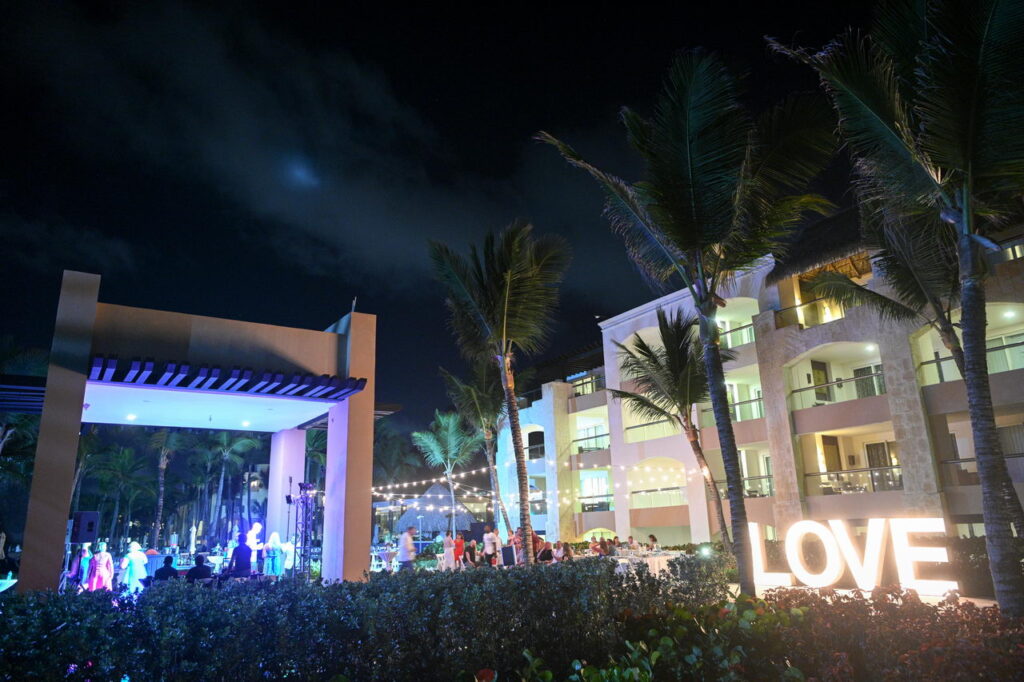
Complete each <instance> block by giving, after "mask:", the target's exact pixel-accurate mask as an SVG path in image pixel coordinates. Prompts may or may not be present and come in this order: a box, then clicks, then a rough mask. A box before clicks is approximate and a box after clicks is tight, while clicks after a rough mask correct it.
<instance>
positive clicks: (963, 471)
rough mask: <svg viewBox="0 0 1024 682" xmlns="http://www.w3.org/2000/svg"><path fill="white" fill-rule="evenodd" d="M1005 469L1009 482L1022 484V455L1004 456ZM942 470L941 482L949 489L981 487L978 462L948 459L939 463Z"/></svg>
mask: <svg viewBox="0 0 1024 682" xmlns="http://www.w3.org/2000/svg"><path fill="white" fill-rule="evenodd" d="M1004 457H1005V458H1006V468H1007V469H1008V470H1009V473H1010V480H1011V481H1013V482H1014V483H1024V453H1015V454H1012V455H1004ZM939 464H940V466H941V468H942V480H943V482H944V483H945V484H946V485H947V486H950V487H957V486H962V485H981V478H980V477H979V476H978V460H976V459H974V458H973V457H972V458H970V459H948V460H946V461H944V462H940V463H939Z"/></svg>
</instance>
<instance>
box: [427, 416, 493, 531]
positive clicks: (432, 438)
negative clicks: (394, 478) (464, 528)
mask: <svg viewBox="0 0 1024 682" xmlns="http://www.w3.org/2000/svg"><path fill="white" fill-rule="evenodd" d="M482 441H483V437H482V436H481V435H480V434H479V433H476V432H475V431H466V430H465V428H463V424H462V417H461V415H459V413H458V412H441V411H440V410H435V411H434V421H433V423H431V425H430V430H429V431H414V432H413V434H412V444H413V445H415V446H416V449H417V450H419V451H420V453H421V454H422V455H423V461H424V462H426V463H427V466H429V467H431V468H434V469H443V470H444V477H445V479H446V480H447V481H448V492H449V493H450V494H451V500H452V504H451V531H452V536H453V537H454V536H455V516H456V512H457V510H458V507H457V505H456V503H455V481H454V480H453V479H452V474H453V473H454V472H455V469H457V468H459V467H463V466H465V465H466V464H467V463H468V462H469V461H470V460H471V459H473V455H474V454H476V451H477V450H478V449H479V448H480V444H481V442H482Z"/></svg>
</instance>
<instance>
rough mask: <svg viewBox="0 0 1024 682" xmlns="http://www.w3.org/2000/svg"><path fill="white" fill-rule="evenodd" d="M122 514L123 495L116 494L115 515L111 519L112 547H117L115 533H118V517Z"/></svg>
mask: <svg viewBox="0 0 1024 682" xmlns="http://www.w3.org/2000/svg"><path fill="white" fill-rule="evenodd" d="M120 513H121V494H120V493H117V492H115V493H114V514H113V516H111V517H110V533H109V535H110V544H111V546H112V547H115V548H116V547H117V546H118V543H117V538H116V537H114V533H116V532H117V516H118V514H120Z"/></svg>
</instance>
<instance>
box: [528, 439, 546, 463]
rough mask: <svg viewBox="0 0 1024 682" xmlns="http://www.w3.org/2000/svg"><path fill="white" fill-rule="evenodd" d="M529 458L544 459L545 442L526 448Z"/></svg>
mask: <svg viewBox="0 0 1024 682" xmlns="http://www.w3.org/2000/svg"><path fill="white" fill-rule="evenodd" d="M526 458H527V459H544V443H537V444H536V445H530V446H528V447H527V448H526Z"/></svg>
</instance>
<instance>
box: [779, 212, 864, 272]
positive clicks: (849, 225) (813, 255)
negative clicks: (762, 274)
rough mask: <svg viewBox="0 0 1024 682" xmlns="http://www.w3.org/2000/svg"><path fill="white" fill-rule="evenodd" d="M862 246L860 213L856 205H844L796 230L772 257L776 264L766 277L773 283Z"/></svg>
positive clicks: (836, 258)
mask: <svg viewBox="0 0 1024 682" xmlns="http://www.w3.org/2000/svg"><path fill="white" fill-rule="evenodd" d="M863 248H864V246H863V243H862V240H861V235H860V214H859V213H858V211H857V209H856V208H855V207H854V208H847V209H843V210H841V211H838V212H837V213H834V214H833V215H830V216H828V217H827V218H821V219H820V220H817V221H815V222H813V223H808V224H807V225H805V226H804V227H803V228H801V229H800V230H798V231H796V232H795V233H794V235H793V237H792V239H790V240H789V243H788V244H787V245H786V248H785V249H784V250H783V252H782V253H781V254H779V255H777V256H776V257H775V267H774V268H773V269H772V271H771V272H770V273H768V277H767V279H766V281H767V283H768V284H775V283H777V282H779V281H781V280H783V279H785V278H787V277H792V276H793V275H799V274H801V273H803V272H807V271H808V270H814V269H815V268H819V267H821V266H823V265H827V264H828V263H831V262H832V261H834V260H838V259H840V258H845V257H846V256H851V255H853V254H855V253H857V252H858V251H861V250H862V249H863Z"/></svg>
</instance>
